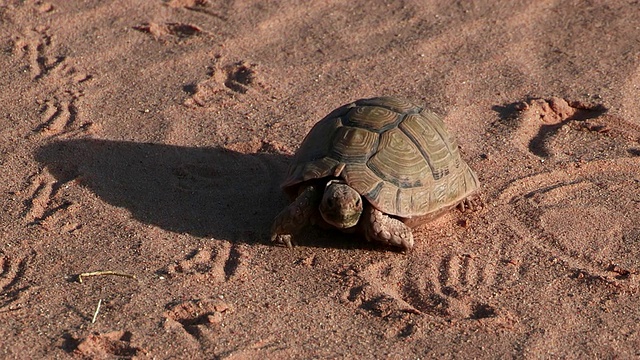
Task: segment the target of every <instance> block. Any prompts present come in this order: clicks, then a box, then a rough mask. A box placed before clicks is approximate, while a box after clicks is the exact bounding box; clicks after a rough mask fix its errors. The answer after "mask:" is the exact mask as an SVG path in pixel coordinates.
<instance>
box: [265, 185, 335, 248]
mask: <svg viewBox="0 0 640 360" xmlns="http://www.w3.org/2000/svg"><path fill="white" fill-rule="evenodd" d="M321 198H322V197H321V194H320V192H319V191H318V190H317V189H316V188H315V187H313V186H308V187H307V188H305V189H304V190H303V191H302V192H301V193H300V195H298V197H297V198H296V199H295V200H294V201H293V202H292V203H291V204H289V206H287V207H286V208H284V210H282V211H281V212H280V214H278V216H276V219H275V220H274V222H273V226H271V241H273V242H277V243H280V244H285V245H287V247H291V246H292V244H291V239H292V237H293V235H295V234H297V233H299V232H300V230H302V228H303V227H305V226H306V225H308V224H310V222H311V218H312V217H313V216H314V215H315V213H316V212H317V211H318V204H319V203H320V199H321Z"/></svg>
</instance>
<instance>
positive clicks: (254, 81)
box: [185, 57, 264, 107]
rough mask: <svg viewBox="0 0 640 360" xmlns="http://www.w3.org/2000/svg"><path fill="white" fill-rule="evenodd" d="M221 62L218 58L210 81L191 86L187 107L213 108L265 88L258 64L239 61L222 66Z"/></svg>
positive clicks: (186, 102)
mask: <svg viewBox="0 0 640 360" xmlns="http://www.w3.org/2000/svg"><path fill="white" fill-rule="evenodd" d="M219 62H220V57H216V58H215V63H214V66H213V68H212V70H211V75H210V78H209V79H206V80H204V81H201V82H199V83H198V84H197V85H195V86H190V88H192V89H193V90H192V96H191V97H190V98H189V99H187V100H186V101H185V105H187V106H200V107H211V106H214V105H216V104H218V103H219V102H221V101H223V100H224V99H226V98H228V97H230V96H235V95H237V94H247V93H248V92H250V91H252V90H254V89H256V88H264V81H263V80H262V78H261V75H260V73H259V72H258V70H257V68H258V65H257V64H253V63H248V62H246V61H237V62H233V63H229V64H227V65H224V66H220V65H219Z"/></svg>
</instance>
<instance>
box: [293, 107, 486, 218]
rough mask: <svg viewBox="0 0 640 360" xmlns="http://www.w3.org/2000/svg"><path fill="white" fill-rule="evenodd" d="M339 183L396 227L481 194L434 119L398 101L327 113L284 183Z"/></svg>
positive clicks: (295, 189) (451, 141) (295, 187)
mask: <svg viewBox="0 0 640 360" xmlns="http://www.w3.org/2000/svg"><path fill="white" fill-rule="evenodd" d="M330 178H342V179H343V180H344V181H345V182H346V183H347V184H349V186H351V187H352V188H354V189H355V190H356V191H357V192H358V193H360V195H362V196H363V197H364V198H365V199H366V200H367V201H368V202H369V203H370V204H371V205H373V206H374V207H376V208H377V209H379V210H380V211H382V212H384V213H386V214H389V215H393V216H395V217H397V218H400V219H401V220H404V221H405V222H406V220H408V219H412V218H414V219H416V218H417V219H420V220H422V219H425V218H432V217H435V216H437V215H439V214H440V213H442V212H444V211H445V210H447V209H449V208H450V207H453V206H455V205H457V204H458V203H460V202H461V201H462V200H464V199H465V198H467V197H468V196H469V195H471V194H472V193H473V192H475V191H476V190H477V189H478V186H479V181H478V178H477V176H476V174H475V173H474V172H473V170H471V168H469V166H468V165H467V164H466V163H465V162H464V161H463V160H462V159H461V157H460V151H459V150H458V144H457V142H456V140H455V139H454V138H453V137H452V136H451V135H449V133H448V132H447V130H446V129H445V126H444V123H443V122H442V120H441V119H440V117H438V116H437V115H436V114H434V113H433V112H431V111H429V110H425V109H423V108H421V107H419V106H416V105H414V104H411V103H410V102H407V101H405V100H402V99H397V98H393V97H379V98H372V99H361V100H358V101H356V102H353V103H351V104H347V105H344V106H341V107H339V108H338V109H336V110H334V111H332V112H331V113H330V114H329V115H327V116H326V117H325V118H323V119H322V120H320V121H319V122H318V123H317V124H315V126H314V127H313V128H312V129H311V131H310V132H309V134H308V135H307V136H306V137H305V139H304V141H303V142H302V144H301V146H300V148H299V149H298V151H297V152H296V154H295V157H294V160H293V162H292V163H291V166H290V167H289V172H288V175H287V177H286V179H285V181H284V183H283V184H282V188H283V189H284V191H285V192H286V193H287V194H288V195H289V196H290V197H292V198H295V196H297V195H298V191H299V188H300V186H301V185H302V184H306V183H310V182H313V181H318V182H319V181H323V180H327V179H330Z"/></svg>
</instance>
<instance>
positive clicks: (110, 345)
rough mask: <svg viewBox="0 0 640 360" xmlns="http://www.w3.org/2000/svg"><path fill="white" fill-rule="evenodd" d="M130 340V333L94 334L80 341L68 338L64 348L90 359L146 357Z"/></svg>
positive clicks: (144, 352)
mask: <svg viewBox="0 0 640 360" xmlns="http://www.w3.org/2000/svg"><path fill="white" fill-rule="evenodd" d="M132 338H133V334H132V333H131V332H130V331H112V332H109V333H103V334H99V333H96V334H91V335H89V336H87V337H86V338H81V339H75V338H72V337H68V338H67V340H66V341H65V346H64V348H66V349H67V350H68V351H70V352H73V353H75V354H78V355H80V356H83V357H86V358H90V359H105V358H112V357H116V358H137V357H141V356H142V357H144V356H145V355H147V351H146V350H144V349H142V348H141V347H139V346H135V345H133V344H132V343H131V341H132Z"/></svg>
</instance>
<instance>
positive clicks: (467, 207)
mask: <svg viewBox="0 0 640 360" xmlns="http://www.w3.org/2000/svg"><path fill="white" fill-rule="evenodd" d="M483 208H484V200H483V199H482V196H480V194H478V193H476V194H473V195H469V196H467V198H466V199H464V200H462V201H461V202H460V203H459V204H458V209H459V210H460V212H467V211H472V212H476V211H480V210H482V209H483Z"/></svg>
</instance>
